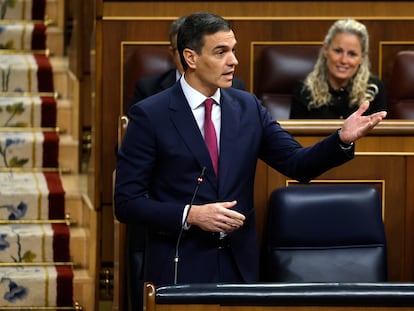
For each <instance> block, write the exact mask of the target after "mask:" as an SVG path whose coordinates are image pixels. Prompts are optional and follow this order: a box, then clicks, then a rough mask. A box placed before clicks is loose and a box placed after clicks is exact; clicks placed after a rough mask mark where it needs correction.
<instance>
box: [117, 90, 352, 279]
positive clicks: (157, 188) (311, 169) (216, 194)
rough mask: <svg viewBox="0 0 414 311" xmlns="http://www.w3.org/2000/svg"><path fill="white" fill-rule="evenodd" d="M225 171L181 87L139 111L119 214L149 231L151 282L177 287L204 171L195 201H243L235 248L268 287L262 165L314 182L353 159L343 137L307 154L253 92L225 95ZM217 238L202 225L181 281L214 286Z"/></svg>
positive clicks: (124, 149) (130, 131)
mask: <svg viewBox="0 0 414 311" xmlns="http://www.w3.org/2000/svg"><path fill="white" fill-rule="evenodd" d="M221 94H222V96H221V103H220V104H221V118H222V121H221V137H220V165H219V166H220V168H219V176H220V178H219V180H218V181H217V179H216V177H215V174H214V171H213V166H212V163H211V160H210V157H209V153H208V150H207V147H206V145H205V143H204V140H203V137H202V135H201V133H200V130H199V128H198V126H197V123H196V121H195V119H194V117H193V114H192V112H191V109H190V107H189V105H188V103H187V101H186V98H185V96H184V93H183V91H182V89H181V86H180V84H179V83H176V84H175V85H174V86H173V87H171V88H169V89H167V90H165V91H162V92H161V93H158V94H156V95H154V96H151V97H149V98H147V99H145V100H143V101H141V102H140V103H138V104H135V105H134V106H133V107H131V109H130V111H129V117H130V121H129V125H128V128H127V131H126V134H125V136H124V140H123V143H122V146H121V148H120V151H119V154H118V162H117V170H116V183H115V196H114V200H115V213H116V217H117V218H118V219H119V220H120V221H121V222H125V223H139V224H144V225H146V226H147V228H148V230H149V237H148V238H149V240H148V242H149V243H148V244H147V249H146V268H145V269H146V270H145V275H144V279H145V280H146V281H151V282H154V283H155V284H157V285H161V284H172V283H173V275H174V264H173V258H174V254H175V246H176V241H177V236H178V233H179V231H180V228H181V223H182V215H183V209H184V206H185V205H186V204H189V202H190V201H191V198H192V195H193V192H194V189H195V186H196V181H197V177H198V176H199V174H200V172H201V170H202V168H203V167H206V168H207V170H206V176H205V180H204V181H203V183H202V184H201V185H200V188H199V191H198V194H197V196H196V199H195V204H204V203H211V202H217V201H232V200H237V202H238V203H237V206H236V207H235V208H234V209H235V210H237V211H239V212H240V213H242V214H244V215H245V216H246V221H245V224H244V225H243V226H242V227H241V228H240V229H239V230H237V231H234V232H232V233H230V234H229V239H230V245H231V251H232V253H233V255H234V258H235V260H236V263H237V266H238V268H239V270H240V273H241V275H242V277H243V279H244V280H245V282H247V283H251V282H256V281H258V275H259V274H258V273H259V272H258V270H259V264H258V257H259V255H258V254H259V251H258V243H257V242H258V241H257V234H256V219H255V209H254V200H253V191H254V176H255V171H256V163H257V159H258V158H260V159H262V160H263V161H264V162H266V163H267V164H269V165H270V166H271V167H273V168H275V169H276V170H278V171H279V172H281V173H283V174H285V175H287V176H289V177H291V178H294V179H297V180H300V181H309V180H310V179H312V178H314V177H316V176H318V175H320V174H321V173H323V172H325V171H326V170H328V169H330V168H332V167H335V166H337V165H340V164H342V163H344V162H346V161H348V160H349V159H351V158H352V156H353V151H352V152H351V155H349V153H346V152H345V151H344V150H342V149H341V148H340V146H339V137H338V134H337V133H333V134H332V135H330V136H328V137H327V138H325V139H323V140H322V141H320V142H319V143H317V144H316V145H314V146H312V147H308V148H303V147H302V146H301V145H300V144H299V143H298V142H296V141H295V140H294V139H293V137H292V136H291V135H290V134H289V133H288V132H286V131H285V130H283V129H282V128H281V127H280V126H279V124H278V123H277V122H275V120H273V119H272V117H271V115H270V114H269V113H268V112H267V111H266V110H265V109H264V108H263V106H262V105H261V103H260V101H259V100H258V99H257V98H256V97H255V96H254V95H253V94H250V93H248V92H245V91H240V90H237V89H234V88H228V89H222V90H221ZM213 239H214V238H213V234H212V233H210V232H205V231H202V230H201V229H199V228H198V227H196V226H192V227H191V228H190V229H189V230H188V231H185V234H184V235H183V239H182V240H181V244H180V248H179V257H180V261H179V266H178V282H179V283H194V282H209V281H211V280H210V276H211V275H212V274H213V272H214V269H215V268H216V262H217V249H216V248H215V247H214V240H213Z"/></svg>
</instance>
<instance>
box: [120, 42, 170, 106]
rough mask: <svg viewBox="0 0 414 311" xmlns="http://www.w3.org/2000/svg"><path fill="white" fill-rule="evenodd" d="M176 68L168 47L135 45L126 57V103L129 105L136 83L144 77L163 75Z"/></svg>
mask: <svg viewBox="0 0 414 311" xmlns="http://www.w3.org/2000/svg"><path fill="white" fill-rule="evenodd" d="M170 68H174V62H173V60H172V59H171V56H170V54H169V53H168V48H167V46H166V45H135V46H133V47H130V48H129V49H128V52H127V55H126V56H125V63H124V69H125V75H124V79H125V83H124V91H125V96H124V103H126V104H127V105H129V103H130V99H131V98H132V95H133V93H134V89H135V82H136V81H137V80H138V79H139V78H142V77H146V76H152V75H157V74H161V73H163V72H165V71H167V70H168V69H170Z"/></svg>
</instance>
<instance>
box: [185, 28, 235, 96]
mask: <svg viewBox="0 0 414 311" xmlns="http://www.w3.org/2000/svg"><path fill="white" fill-rule="evenodd" d="M236 44H237V41H236V38H235V36H234V33H233V31H219V32H216V33H215V34H212V35H206V36H204V46H203V48H202V50H201V53H200V55H199V54H197V53H195V52H194V51H193V63H192V64H191V68H192V69H193V70H194V79H192V82H193V84H194V85H193V87H195V88H196V89H198V90H199V91H201V92H202V93H203V94H204V95H206V96H211V95H212V94H214V92H215V91H216V90H217V88H228V87H231V85H232V81H233V76H234V71H235V68H236V66H237V65H238V64H239V62H238V60H237V58H236V55H235V50H236Z"/></svg>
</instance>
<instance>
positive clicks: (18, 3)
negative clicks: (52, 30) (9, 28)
mask: <svg viewBox="0 0 414 311" xmlns="http://www.w3.org/2000/svg"><path fill="white" fill-rule="evenodd" d="M2 2H3V3H6V1H2ZM45 12H46V0H14V1H8V4H7V5H6V6H5V7H4V8H3V10H2V12H1V13H2V14H1V16H0V18H1V19H4V20H43V19H44V16H45Z"/></svg>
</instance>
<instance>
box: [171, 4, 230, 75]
mask: <svg viewBox="0 0 414 311" xmlns="http://www.w3.org/2000/svg"><path fill="white" fill-rule="evenodd" d="M231 30H232V29H231V26H230V23H229V22H228V21H226V20H225V19H224V18H222V17H221V16H218V15H216V14H213V13H206V12H197V13H193V14H190V15H188V16H187V17H186V18H185V21H184V23H183V24H182V25H181V27H180V28H179V30H178V34H177V47H178V52H179V53H180V59H181V63H182V64H183V68H184V70H186V69H187V67H188V65H187V63H186V61H185V59H184V55H183V51H184V49H186V48H189V49H191V50H193V51H195V52H196V53H197V54H199V55H200V54H201V50H202V48H203V46H204V43H205V42H204V36H205V35H211V34H215V33H216V32H219V31H231Z"/></svg>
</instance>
